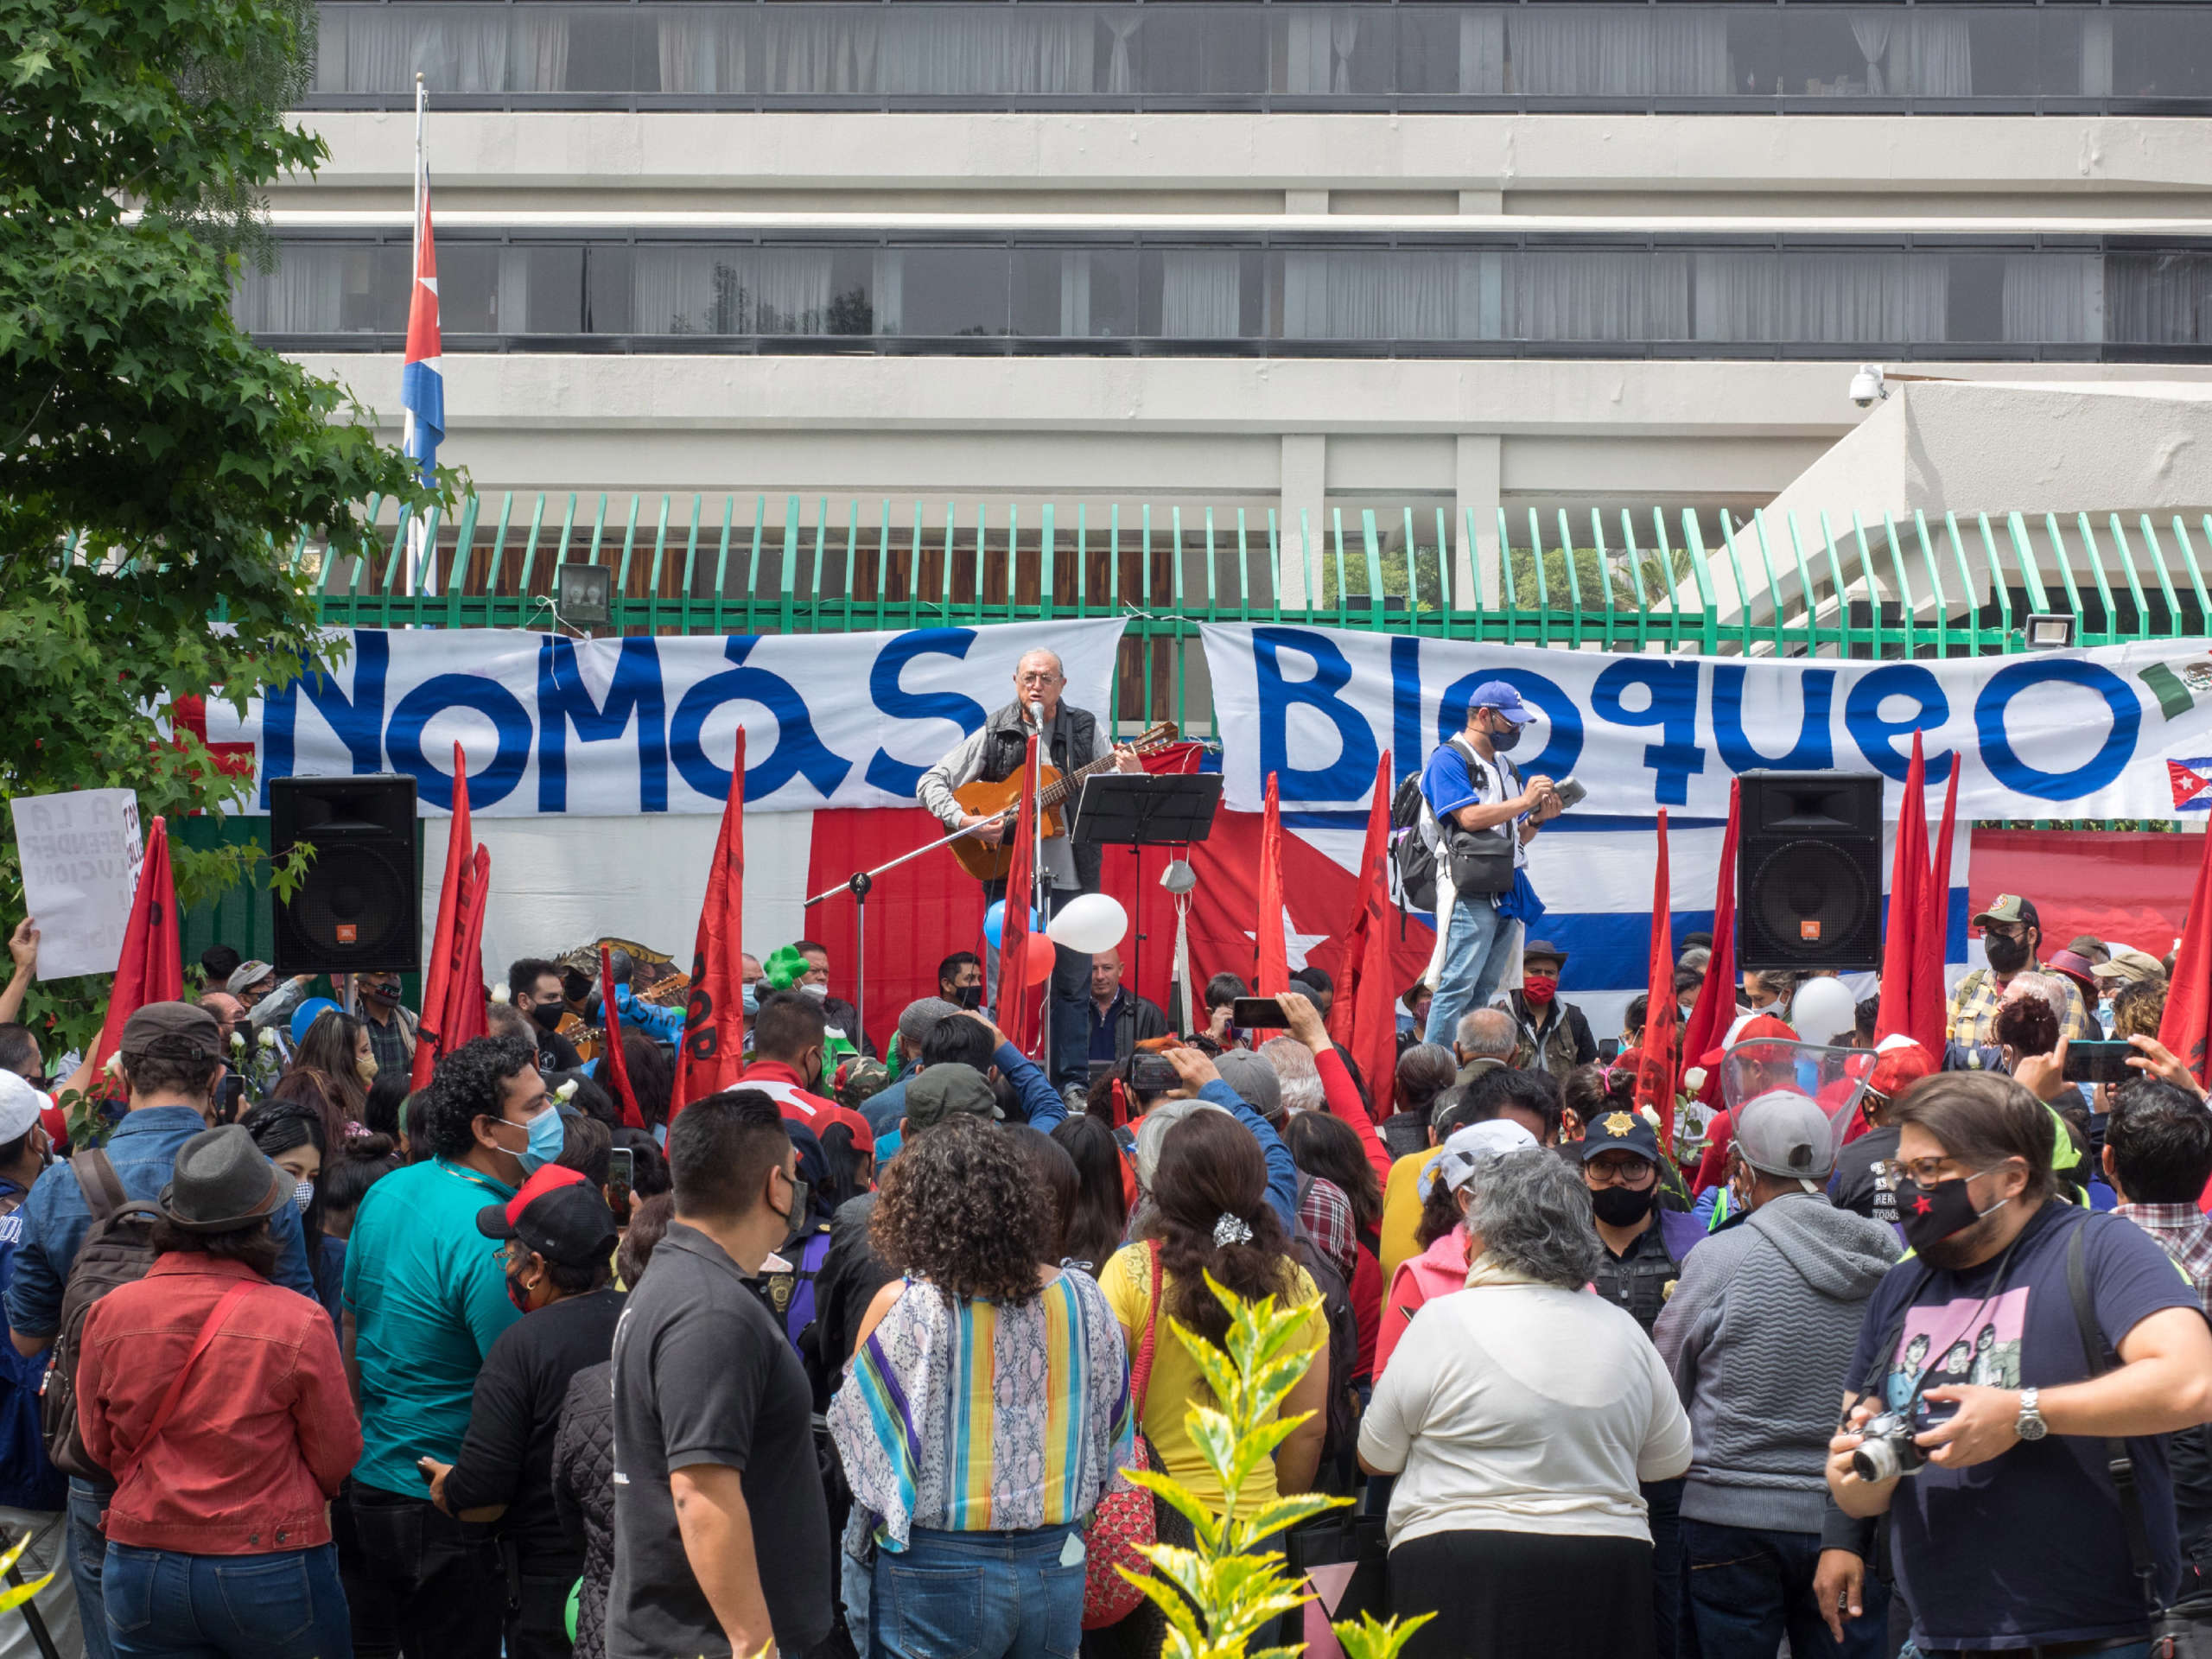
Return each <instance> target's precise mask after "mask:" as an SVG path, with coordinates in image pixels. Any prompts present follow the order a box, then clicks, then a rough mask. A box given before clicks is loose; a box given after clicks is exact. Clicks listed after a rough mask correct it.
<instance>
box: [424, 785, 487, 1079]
mask: <svg viewBox="0 0 2212 1659" xmlns="http://www.w3.org/2000/svg"><path fill="white" fill-rule="evenodd" d="M475 851H476V843H475V840H474V836H472V835H471V834H470V833H469V828H468V756H467V753H465V752H464V751H463V750H462V748H461V745H460V744H459V743H455V744H454V746H453V822H452V823H450V824H448V826H447V831H446V879H445V882H444V885H443V886H442V887H439V889H438V924H437V926H436V928H435V929H434V930H433V931H432V932H431V934H430V948H429V950H428V951H427V952H426V953H425V955H424V958H423V959H424V963H425V969H424V972H423V1014H422V1020H421V1022H420V1023H419V1024H418V1025H417V1027H416V1032H415V1064H414V1065H413V1066H412V1067H410V1069H409V1071H408V1074H407V1086H408V1088H409V1089H410V1090H416V1089H425V1088H428V1087H429V1082H430V1073H431V1071H433V1070H434V1069H435V1067H436V1065H437V1061H438V1056H439V1055H440V1054H441V1053H443V1052H446V1051H447V1050H448V1048H449V1047H451V1046H454V1045H450V1044H448V1043H447V1042H446V1041H445V1040H444V1038H443V1035H442V1033H443V1032H444V1027H445V1016H446V996H447V988H448V986H449V985H450V984H451V983H452V982H453V961H454V950H455V949H456V948H457V943H458V941H457V936H458V934H459V931H460V929H461V918H462V912H463V910H464V908H465V907H466V906H467V900H468V883H469V878H470V874H471V872H470V865H471V863H472V861H473V859H474V854H475Z"/></svg>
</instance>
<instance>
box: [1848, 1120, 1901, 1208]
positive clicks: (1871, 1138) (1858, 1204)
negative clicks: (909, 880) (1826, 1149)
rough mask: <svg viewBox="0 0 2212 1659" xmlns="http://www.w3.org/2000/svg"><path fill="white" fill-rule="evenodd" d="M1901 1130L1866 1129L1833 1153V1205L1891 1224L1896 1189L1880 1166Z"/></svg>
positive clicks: (1893, 1153)
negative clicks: (1836, 1152)
mask: <svg viewBox="0 0 2212 1659" xmlns="http://www.w3.org/2000/svg"><path fill="white" fill-rule="evenodd" d="M1903 1133H1904V1131H1903V1130H1901V1129H1897V1128H1882V1129H1869V1130H1867V1131H1866V1134H1864V1135H1860V1136H1859V1138H1858V1139H1857V1140H1856V1141H1853V1142H1852V1143H1851V1144H1850V1145H1849V1146H1847V1147H1845V1148H1844V1149H1843V1150H1842V1151H1841V1152H1840V1153H1838V1154H1836V1159H1835V1176H1834V1181H1833V1183H1832V1185H1833V1186H1834V1193H1835V1206H1836V1208H1837V1209H1839V1210H1848V1211H1851V1212H1852V1213H1853V1215H1860V1216H1865V1217H1866V1218H1867V1219H1868V1220H1869V1221H1884V1222H1889V1223H1891V1224H1895V1222H1896V1221H1897V1189H1896V1188H1894V1187H1892V1186H1891V1185H1890V1182H1889V1178H1888V1177H1887V1176H1886V1175H1885V1174H1884V1173H1882V1169H1881V1166H1883V1165H1884V1164H1886V1163H1888V1162H1889V1161H1890V1160H1891V1159H1892V1158H1894V1157H1896V1156H1897V1136H1898V1135H1901V1134H1903Z"/></svg>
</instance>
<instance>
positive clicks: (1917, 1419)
mask: <svg viewBox="0 0 2212 1659" xmlns="http://www.w3.org/2000/svg"><path fill="white" fill-rule="evenodd" d="M1958 1411H1959V1408H1958V1405H1957V1403H1956V1402H1948V1403H1943V1404H1936V1403H1931V1402H1929V1401H1926V1400H1923V1399H1921V1398H1919V1397H1918V1396H1917V1395H1916V1396H1915V1397H1914V1399H1913V1402H1912V1403H1911V1404H1910V1406H1908V1407H1906V1408H1905V1409H1904V1410H1903V1411H1885V1412H1880V1413H1878V1414H1876V1415H1874V1416H1872V1417H1869V1418H1868V1419H1867V1420H1866V1427H1865V1428H1863V1429H1861V1430H1859V1433H1861V1434H1863V1435H1865V1436H1866V1439H1865V1440H1864V1441H1862V1442H1861V1443H1860V1445H1859V1449H1858V1450H1857V1451H1855V1452H1853V1453H1852V1454H1851V1472H1852V1473H1853V1474H1854V1475H1856V1476H1858V1477H1859V1479H1861V1480H1864V1481H1867V1482H1870V1483H1871V1482H1874V1481H1882V1480H1895V1479H1896V1478H1897V1477H1898V1476H1900V1475H1916V1474H1918V1473H1919V1472H1920V1471H1921V1468H1922V1466H1923V1465H1925V1464H1926V1463H1927V1461H1928V1450H1927V1448H1926V1447H1925V1446H1922V1445H1921V1444H1920V1443H1919V1442H1918V1441H1917V1440H1915V1439H1914V1438H1913V1437H1914V1436H1915V1435H1916V1434H1925V1433H1927V1432H1928V1431H1929V1429H1931V1428H1934V1427H1936V1426H1937V1425H1938V1424H1941V1423H1948V1422H1949V1421H1951V1419H1952V1418H1954V1417H1955V1416H1956V1415H1957V1414H1958Z"/></svg>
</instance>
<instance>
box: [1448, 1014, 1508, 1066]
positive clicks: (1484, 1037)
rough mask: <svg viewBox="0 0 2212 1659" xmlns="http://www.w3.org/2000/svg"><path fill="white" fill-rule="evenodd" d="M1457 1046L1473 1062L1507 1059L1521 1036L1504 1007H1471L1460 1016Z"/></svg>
mask: <svg viewBox="0 0 2212 1659" xmlns="http://www.w3.org/2000/svg"><path fill="white" fill-rule="evenodd" d="M1520 1040H1521V1033H1520V1032H1519V1031H1518V1030H1516V1028H1515V1027H1514V1024H1513V1016H1512V1015H1511V1014H1508V1013H1507V1012H1506V1011H1505V1010H1504V1009H1503V1008H1471V1009H1469V1010H1468V1011H1467V1012H1466V1013H1465V1014H1462V1015H1461V1016H1460V1017H1459V1046H1460V1048H1461V1049H1463V1050H1464V1051H1465V1052H1466V1055H1467V1058H1470V1059H1475V1060H1510V1059H1511V1058H1513V1051H1514V1049H1515V1048H1516V1046H1518V1045H1519V1043H1520Z"/></svg>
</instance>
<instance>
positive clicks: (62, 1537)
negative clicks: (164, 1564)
mask: <svg viewBox="0 0 2212 1659" xmlns="http://www.w3.org/2000/svg"><path fill="white" fill-rule="evenodd" d="M53 1103H54V1102H53V1100H52V1098H51V1096H47V1095H44V1094H41V1092H40V1091H39V1090H35V1089H34V1088H32V1087H31V1085H30V1084H28V1083H26V1082H25V1081H24V1080H23V1079H22V1077H17V1076H16V1074H15V1073H14V1072H13V1071H0V1294H5V1292H6V1290H7V1287H8V1281H9V1279H10V1276H11V1275H12V1274H14V1272H15V1270H16V1241H17V1240H18V1239H19V1238H20V1237H21V1236H22V1223H21V1222H20V1221H18V1220H17V1219H16V1211H17V1210H19V1209H20V1208H22V1202H23V1200H24V1199H25V1198H28V1197H29V1196H30V1190H31V1184H32V1183H33V1182H34V1181H35V1180H37V1179H38V1177H39V1172H40V1171H41V1170H42V1169H43V1168H45V1167H46V1165H47V1162H48V1158H49V1157H50V1156H51V1154H52V1151H53V1145H52V1142H51V1141H49V1140H48V1137H47V1133H46V1129H45V1127H44V1125H43V1124H41V1122H40V1121H39V1114H40V1112H41V1110H42V1109H45V1108H48V1107H50V1106H52V1105H53ZM45 1376H46V1357H45V1356H44V1355H40V1356H39V1357H36V1358H31V1359H26V1358H24V1357H22V1355H20V1354H18V1353H16V1351H15V1348H14V1346H13V1344H10V1345H8V1346H6V1347H4V1348H0V1535H5V1536H7V1537H10V1538H20V1537H22V1535H24V1534H25V1533H29V1534H30V1535H31V1539H30V1543H29V1546H28V1547H27V1548H25V1549H24V1551H23V1554H22V1560H20V1561H18V1562H17V1563H16V1571H17V1572H18V1573H21V1574H22V1580H23V1582H24V1583H26V1584H29V1583H30V1582H31V1581H32V1580H35V1579H38V1578H41V1577H43V1576H45V1575H46V1574H47V1573H54V1581H53V1582H52V1583H51V1584H49V1585H48V1586H46V1588H45V1589H43V1590H41V1591H40V1592H38V1595H37V1597H36V1598H35V1600H34V1602H33V1603H32V1605H33V1606H35V1608H36V1609H37V1611H38V1616H39V1618H40V1619H41V1622H43V1623H44V1624H45V1625H46V1629H47V1633H48V1635H49V1636H51V1637H53V1638H54V1647H55V1648H56V1649H57V1650H59V1651H60V1652H63V1653H67V1652H70V1651H72V1650H73V1649H76V1647H77V1644H78V1643H79V1637H78V1634H77V1583H76V1580H74V1579H73V1578H71V1577H70V1576H69V1574H68V1573H67V1572H58V1571H56V1570H55V1569H57V1568H59V1567H64V1566H65V1565H66V1563H65V1562H64V1560H63V1559H62V1551H63V1545H64V1543H65V1541H66V1540H67V1536H68V1528H67V1520H68V1503H69V1483H68V1481H67V1478H65V1477H63V1475H62V1474H61V1473H60V1471H58V1470H56V1469H55V1468H54V1465H53V1462H52V1461H51V1460H50V1459H48V1457H47V1455H46V1441H45V1440H44V1438H43V1437H42V1436H41V1434H40V1433H39V1415H38V1413H39V1406H38V1393H39V1385H40V1383H41V1382H43V1381H44V1380H45ZM38 1650H39V1649H38V1648H37V1645H36V1643H35V1638H34V1637H32V1635H31V1630H30V1624H29V1621H28V1620H27V1619H26V1618H23V1617H22V1616H21V1615H16V1616H13V1617H10V1616H7V1615H0V1659H29V1656H30V1655H32V1654H35V1653H36V1652H38Z"/></svg>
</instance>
